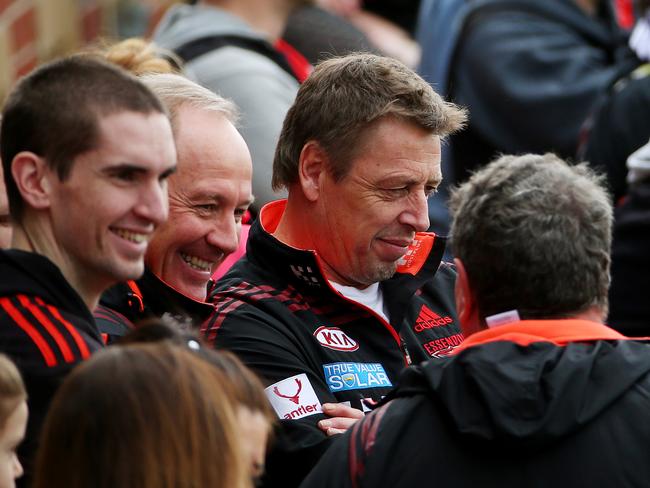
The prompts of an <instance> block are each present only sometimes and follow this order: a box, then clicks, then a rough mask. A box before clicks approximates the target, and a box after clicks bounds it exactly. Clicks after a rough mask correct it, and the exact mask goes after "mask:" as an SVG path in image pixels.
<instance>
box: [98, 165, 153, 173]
mask: <svg viewBox="0 0 650 488" xmlns="http://www.w3.org/2000/svg"><path fill="white" fill-rule="evenodd" d="M101 171H102V173H106V174H108V175H115V174H119V173H135V174H144V173H146V172H147V170H146V169H145V168H143V167H142V166H138V165H135V164H129V163H122V164H116V165H114V166H107V167H105V168H102V170H101Z"/></svg>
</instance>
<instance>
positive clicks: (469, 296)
mask: <svg viewBox="0 0 650 488" xmlns="http://www.w3.org/2000/svg"><path fill="white" fill-rule="evenodd" d="M454 264H455V265H456V272H457V273H458V275H457V276H456V285H455V287H454V294H455V297H456V313H457V314H458V320H459V321H460V328H461V330H462V331H463V335H464V336H465V337H467V336H469V335H471V334H473V333H474V332H478V331H479V330H480V329H481V325H480V319H479V310H478V304H477V302H476V298H475V295H474V292H473V290H472V287H471V284H470V282H469V278H468V276H467V270H466V269H465V265H464V264H463V262H462V261H461V260H460V259H458V258H455V259H454Z"/></svg>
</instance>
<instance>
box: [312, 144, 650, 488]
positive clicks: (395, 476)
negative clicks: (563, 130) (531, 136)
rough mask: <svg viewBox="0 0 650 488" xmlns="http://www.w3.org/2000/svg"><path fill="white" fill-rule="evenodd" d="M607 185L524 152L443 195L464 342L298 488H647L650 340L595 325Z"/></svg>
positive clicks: (606, 255) (603, 302)
mask: <svg viewBox="0 0 650 488" xmlns="http://www.w3.org/2000/svg"><path fill="white" fill-rule="evenodd" d="M603 184H604V178H602V177H599V176H596V175H595V173H594V172H593V171H592V170H591V169H589V168H588V167H587V166H586V165H585V164H580V165H576V166H570V165H568V164H567V163H565V162H564V161H563V160H561V159H559V158H557V157H556V156H554V155H551V154H546V155H543V156H540V155H532V154H527V155H522V156H504V157H502V158H500V159H498V160H496V161H495V162H493V163H491V164H490V165H488V166H487V167H485V168H483V169H482V170H480V171H478V172H477V173H475V174H474V175H473V176H472V177H471V178H470V179H469V181H468V182H467V183H465V184H464V185H462V186H461V187H460V188H459V189H458V190H457V191H456V192H455V193H454V194H453V195H452V199H451V212H452V216H453V225H452V232H453V234H452V242H453V245H454V251H455V254H456V256H457V258H456V260H455V261H456V266H457V269H458V280H457V282H456V303H457V307H458V316H459V319H460V322H461V327H462V330H463V332H464V334H465V336H466V339H465V342H464V343H463V344H462V345H461V347H460V348H458V349H457V350H456V351H455V352H454V354H453V355H452V356H450V357H448V358H445V359H443V360H442V361H437V362H436V361H429V362H426V363H422V364H421V365H419V366H414V367H412V368H409V369H408V370H407V371H405V372H404V374H403V375H402V376H401V378H400V381H399V385H398V386H397V388H396V389H395V390H393V391H392V392H391V393H389V394H388V395H387V398H386V399H385V401H384V404H383V405H382V406H380V407H379V408H378V409H377V410H375V411H373V412H372V414H370V415H368V416H366V417H365V419H364V420H363V421H361V422H359V423H357V424H356V425H355V426H354V427H353V429H351V431H349V433H348V434H346V436H345V437H344V438H342V439H340V441H339V442H338V443H337V444H335V445H333V446H332V448H331V449H330V450H329V451H328V452H327V453H326V455H325V456H324V457H323V459H322V460H321V462H320V463H319V464H318V465H317V467H316V468H315V469H314V471H312V473H311V474H310V476H309V477H308V479H306V480H305V482H304V484H303V485H302V486H303V487H309V488H320V487H337V488H339V487H340V488H346V487H373V486H391V487H412V486H423V485H426V486H428V485H430V484H431V485H433V484H434V483H435V485H436V486H438V485H439V486H453V487H474V486H486V487H497V486H498V487H504V488H506V487H521V486H527V487H548V486H557V487H576V486H594V487H603V488H604V487H613V486H616V487H623V486H647V485H648V480H650V466H649V465H648V463H647V455H648V449H650V424H649V423H648V421H647V420H648V411H649V410H650V344H649V343H648V342H646V341H636V340H633V339H630V338H628V337H625V336H623V335H621V334H620V333H618V332H617V331H615V330H613V329H611V328H609V327H607V326H606V325H605V324H604V320H605V317H606V315H607V306H608V304H607V289H608V286H609V264H610V252H609V251H610V246H611V230H612V206H611V203H610V197H609V195H608V194H607V192H606V191H605V189H604V188H603ZM479 243H480V245H479Z"/></svg>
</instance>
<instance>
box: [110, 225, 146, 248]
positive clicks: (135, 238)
mask: <svg viewBox="0 0 650 488" xmlns="http://www.w3.org/2000/svg"><path fill="white" fill-rule="evenodd" d="M109 230H110V231H111V232H113V233H114V234H115V235H117V236H119V237H121V238H122V239H124V240H127V241H129V242H135V243H136V244H140V243H142V242H147V238H148V237H149V235H148V234H141V233H139V232H133V231H130V230H126V229H118V228H113V227H111V228H109Z"/></svg>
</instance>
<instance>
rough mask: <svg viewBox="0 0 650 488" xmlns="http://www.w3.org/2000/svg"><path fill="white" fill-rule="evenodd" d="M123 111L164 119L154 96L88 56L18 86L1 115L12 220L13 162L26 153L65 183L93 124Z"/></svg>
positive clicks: (15, 206) (15, 198) (92, 140)
mask: <svg viewBox="0 0 650 488" xmlns="http://www.w3.org/2000/svg"><path fill="white" fill-rule="evenodd" d="M122 111H133V112H139V113H143V114H149V113H154V112H160V113H166V112H165V109H164V107H163V106H162V104H161V103H160V101H159V100H158V99H157V98H156V96H155V95H154V94H153V93H152V92H151V90H149V89H148V88H147V87H146V86H145V85H144V84H143V83H141V82H140V81H138V80H137V79H136V78H135V77H134V76H132V75H130V74H128V73H127V72H126V71H124V70H122V69H120V68H118V67H117V66H115V65H112V64H110V63H108V62H105V61H101V60H98V59H93V58H92V57H90V56H79V55H77V56H72V57H68V58H64V59H60V60H57V61H53V62H51V63H47V64H44V65H43V66H41V67H39V68H37V69H36V70H35V71H33V72H32V73H31V74H29V75H28V76H26V77H25V78H23V79H22V80H20V81H19V82H18V84H17V85H16V87H15V88H14V89H13V90H12V92H11V93H10V95H9V97H8V99H7V102H6V104H5V106H4V110H3V114H2V127H1V132H0V156H1V157H2V164H3V168H4V171H5V179H6V185H7V198H8V200H9V209H10V212H11V215H12V218H13V219H14V220H15V221H20V219H21V218H22V213H23V210H24V202H23V199H22V197H21V195H20V192H19V191H18V188H17V186H16V183H15V181H14V179H13V176H12V172H11V165H12V162H13V159H14V157H15V156H16V155H17V154H18V153H20V152H21V151H30V152H33V153H34V154H36V155H38V156H40V157H42V158H44V159H45V160H46V162H47V164H48V165H49V166H50V167H51V168H53V169H55V170H56V172H57V174H58V176H59V178H60V179H61V181H64V180H65V179H66V178H67V177H68V175H69V174H70V171H71V169H72V163H73V161H74V159H75V158H76V157H77V156H78V155H79V154H82V153H84V152H86V151H89V150H91V149H94V148H95V147H96V145H97V144H98V140H99V130H98V119H99V117H102V116H108V115H112V114H114V113H118V112H122Z"/></svg>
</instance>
